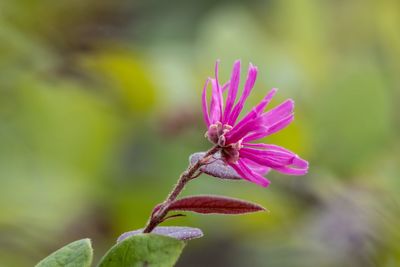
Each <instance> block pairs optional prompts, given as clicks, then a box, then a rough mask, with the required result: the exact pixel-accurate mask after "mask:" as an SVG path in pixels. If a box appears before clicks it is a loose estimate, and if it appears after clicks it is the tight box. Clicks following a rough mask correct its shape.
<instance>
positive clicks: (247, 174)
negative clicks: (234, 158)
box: [230, 159, 270, 187]
mask: <svg viewBox="0 0 400 267" xmlns="http://www.w3.org/2000/svg"><path fill="white" fill-rule="evenodd" d="M230 165H231V167H232V168H233V169H234V170H235V171H236V172H237V173H238V174H239V175H240V176H241V177H242V178H243V179H245V180H248V181H250V182H252V183H256V184H258V185H261V186H263V187H266V186H268V185H269V184H270V182H269V181H268V180H267V179H266V178H264V177H263V176H261V175H260V174H258V173H256V172H254V171H252V170H251V169H250V168H249V167H248V166H246V163H244V162H243V160H241V159H239V161H238V162H237V164H232V163H231V164H230Z"/></svg>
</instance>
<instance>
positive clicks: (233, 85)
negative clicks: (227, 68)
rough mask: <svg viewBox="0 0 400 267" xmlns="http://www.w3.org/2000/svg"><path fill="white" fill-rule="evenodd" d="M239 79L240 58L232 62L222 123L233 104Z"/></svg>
mask: <svg viewBox="0 0 400 267" xmlns="http://www.w3.org/2000/svg"><path fill="white" fill-rule="evenodd" d="M239 81H240V60H237V61H235V63H234V64H233V69H232V74H231V79H230V86H229V90H228V97H227V99H226V105H225V111H224V118H223V120H224V121H223V123H227V122H228V120H229V116H230V114H231V111H232V108H233V105H234V104H235V101H236V95H237V92H238V89H239Z"/></svg>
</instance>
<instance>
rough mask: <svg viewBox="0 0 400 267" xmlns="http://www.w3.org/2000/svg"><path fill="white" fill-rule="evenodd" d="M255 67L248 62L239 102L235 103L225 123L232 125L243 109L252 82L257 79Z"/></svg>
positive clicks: (251, 87) (252, 85) (252, 84)
mask: <svg viewBox="0 0 400 267" xmlns="http://www.w3.org/2000/svg"><path fill="white" fill-rule="evenodd" d="M257 72H258V71H257V67H255V66H253V65H252V64H250V66H249V70H248V73H247V80H246V83H245V85H244V89H243V93H242V95H241V97H240V99H239V102H238V103H237V104H236V105H235V107H234V108H233V110H232V113H231V114H230V116H229V119H228V120H227V123H228V124H229V125H234V124H235V122H236V120H237V118H238V117H239V114H240V112H241V111H242V109H243V106H244V103H245V101H246V99H247V98H248V96H249V95H250V92H251V90H252V89H253V87H254V83H255V82H256V79H257Z"/></svg>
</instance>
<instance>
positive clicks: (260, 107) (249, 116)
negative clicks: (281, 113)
mask: <svg viewBox="0 0 400 267" xmlns="http://www.w3.org/2000/svg"><path fill="white" fill-rule="evenodd" d="M277 91H278V89H276V88H273V89H271V90H270V91H269V92H268V94H267V95H266V96H265V97H264V98H263V100H261V102H260V103H258V105H257V106H255V107H254V108H253V109H252V110H251V111H250V112H249V113H247V114H246V116H244V117H243V119H241V120H240V121H239V123H238V124H236V125H235V127H238V128H240V127H241V126H243V124H245V123H246V122H248V121H249V120H251V119H254V118H256V117H257V116H259V115H260V114H261V112H262V111H264V109H265V108H266V107H267V105H268V104H269V102H271V100H272V98H273V97H274V95H275V94H276V92H277Z"/></svg>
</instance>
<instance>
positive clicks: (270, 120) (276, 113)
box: [262, 99, 294, 125]
mask: <svg viewBox="0 0 400 267" xmlns="http://www.w3.org/2000/svg"><path fill="white" fill-rule="evenodd" d="M293 110H294V101H293V100H292V99H287V100H286V101H284V102H283V103H281V104H280V105H278V106H276V107H275V108H273V109H271V110H270V111H268V112H265V113H264V114H262V117H263V118H264V122H265V123H266V124H267V125H273V124H275V123H276V122H277V121H280V120H281V119H282V118H284V117H287V116H288V115H289V114H291V113H293Z"/></svg>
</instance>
